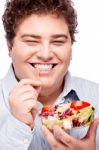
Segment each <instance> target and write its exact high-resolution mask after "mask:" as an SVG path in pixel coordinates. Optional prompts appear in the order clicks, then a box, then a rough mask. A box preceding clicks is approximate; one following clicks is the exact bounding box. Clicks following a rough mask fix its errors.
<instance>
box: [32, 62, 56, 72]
mask: <svg viewBox="0 0 99 150" xmlns="http://www.w3.org/2000/svg"><path fill="white" fill-rule="evenodd" d="M31 65H32V66H33V67H34V68H35V69H38V70H40V71H50V70H51V69H53V68H54V67H55V66H56V65H57V64H36V63H31Z"/></svg>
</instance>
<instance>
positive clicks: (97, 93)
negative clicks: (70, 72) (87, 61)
mask: <svg viewBox="0 0 99 150" xmlns="http://www.w3.org/2000/svg"><path fill="white" fill-rule="evenodd" d="M72 80H73V84H74V87H75V89H76V91H77V93H78V94H79V95H80V97H81V98H82V99H90V101H92V102H93V101H95V102H96V101H97V102H98V100H99V83H95V82H93V81H89V80H87V79H83V78H79V77H72Z"/></svg>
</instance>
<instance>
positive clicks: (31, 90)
mask: <svg viewBox="0 0 99 150" xmlns="http://www.w3.org/2000/svg"><path fill="white" fill-rule="evenodd" d="M40 90H41V82H40V80H39V71H37V72H35V75H34V78H33V79H22V80H21V81H20V82H19V83H18V84H17V85H16V87H15V88H14V89H13V90H12V91H11V92H10V94H9V104H10V109H11V113H12V115H13V116H14V117H15V118H16V119H18V120H20V121H21V122H23V123H25V124H27V125H28V126H30V128H31V129H33V128H34V119H35V115H36V110H37V99H38V95H39V93H40Z"/></svg>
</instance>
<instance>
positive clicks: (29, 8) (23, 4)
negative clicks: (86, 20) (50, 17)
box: [2, 0, 77, 43]
mask: <svg viewBox="0 0 99 150" xmlns="http://www.w3.org/2000/svg"><path fill="white" fill-rule="evenodd" d="M31 14H38V15H40V14H56V15H57V16H63V17H64V19H65V20H66V22H67V24H68V27H69V32H70V36H71V41H72V43H73V42H74V41H75V35H74V34H75V33H76V32H77V31H76V27H77V14H76V10H75V9H74V7H73V2H72V1H71V0H6V5H5V11H4V14H3V16H2V21H3V25H4V29H5V32H6V39H7V40H8V41H9V42H10V43H12V41H13V38H14V37H15V34H16V30H17V27H18V25H19V24H20V23H21V21H22V20H23V19H24V18H26V17H27V16H29V15H31Z"/></svg>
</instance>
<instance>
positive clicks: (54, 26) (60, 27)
mask: <svg viewBox="0 0 99 150" xmlns="http://www.w3.org/2000/svg"><path fill="white" fill-rule="evenodd" d="M24 32H26V33H28V34H29V33H30V34H31V33H33V34H44V33H45V34H51V33H52V34H54V33H59V34H62V33H64V32H65V33H68V32H69V29H68V24H67V23H66V20H65V19H64V18H63V17H62V16H60V17H59V16H56V15H51V14H50V15H34V14H32V15H30V16H28V17H26V18H25V19H24V20H23V21H22V22H21V23H20V24H19V26H18V28H17V32H16V34H17V33H19V34H23V33H24Z"/></svg>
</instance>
